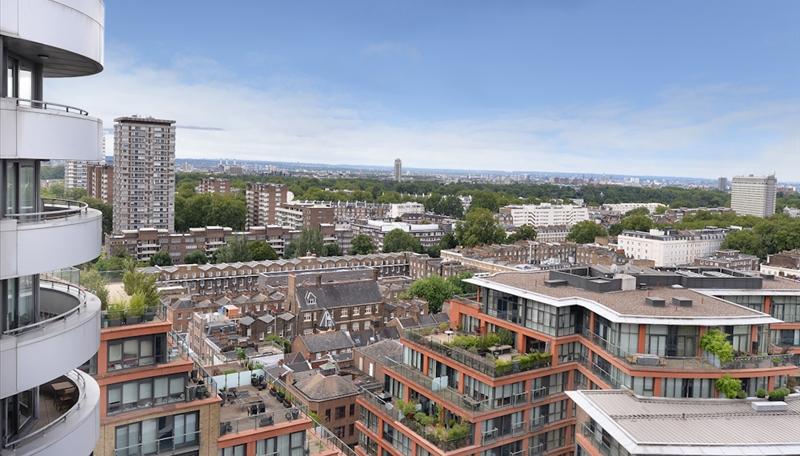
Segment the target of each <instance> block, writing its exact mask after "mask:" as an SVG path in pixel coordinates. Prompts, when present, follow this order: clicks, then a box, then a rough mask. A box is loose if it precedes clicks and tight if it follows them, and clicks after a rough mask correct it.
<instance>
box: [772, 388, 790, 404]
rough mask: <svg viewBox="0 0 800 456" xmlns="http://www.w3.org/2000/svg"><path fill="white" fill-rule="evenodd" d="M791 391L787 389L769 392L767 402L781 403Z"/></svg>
mask: <svg viewBox="0 0 800 456" xmlns="http://www.w3.org/2000/svg"><path fill="white" fill-rule="evenodd" d="M789 393H791V391H789V388H778V389H775V390H772V391H770V392H769V400H770V401H782V400H784V399H786V396H788V395H789Z"/></svg>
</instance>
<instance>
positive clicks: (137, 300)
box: [127, 292, 147, 317]
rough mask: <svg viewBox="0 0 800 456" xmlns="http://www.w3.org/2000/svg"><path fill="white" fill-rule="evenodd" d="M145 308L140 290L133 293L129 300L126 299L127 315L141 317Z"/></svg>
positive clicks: (145, 304)
mask: <svg viewBox="0 0 800 456" xmlns="http://www.w3.org/2000/svg"><path fill="white" fill-rule="evenodd" d="M146 309H147V303H146V302H145V297H144V294H142V293H141V292H136V293H134V294H133V296H131V299H130V301H128V310H127V313H128V315H130V316H132V317H141V316H142V315H144V311H145V310H146Z"/></svg>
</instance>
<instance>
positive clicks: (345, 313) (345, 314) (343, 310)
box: [341, 309, 355, 318]
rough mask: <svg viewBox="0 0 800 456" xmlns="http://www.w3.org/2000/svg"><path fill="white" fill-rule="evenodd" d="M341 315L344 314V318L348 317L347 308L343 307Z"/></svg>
mask: <svg viewBox="0 0 800 456" xmlns="http://www.w3.org/2000/svg"><path fill="white" fill-rule="evenodd" d="M354 314H355V313H354ZM341 316H342V318H347V309H342V313H341Z"/></svg>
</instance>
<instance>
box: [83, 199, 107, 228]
mask: <svg viewBox="0 0 800 456" xmlns="http://www.w3.org/2000/svg"><path fill="white" fill-rule="evenodd" d="M80 200H81V201H82V202H84V203H86V204H88V205H89V207H91V208H92V209H97V210H98V211H100V213H101V214H103V234H108V233H110V232H111V231H112V230H113V229H114V209H113V207H112V206H111V205H110V204H106V203H104V202H103V200H100V199H97V198H92V197H90V196H84V197H83V198H81V199H80Z"/></svg>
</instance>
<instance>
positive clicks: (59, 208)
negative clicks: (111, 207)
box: [3, 198, 89, 224]
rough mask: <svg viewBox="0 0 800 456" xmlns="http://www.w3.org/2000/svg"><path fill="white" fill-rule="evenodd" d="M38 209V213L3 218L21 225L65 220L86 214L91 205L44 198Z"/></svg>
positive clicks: (24, 213) (9, 215)
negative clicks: (14, 220) (13, 220)
mask: <svg viewBox="0 0 800 456" xmlns="http://www.w3.org/2000/svg"><path fill="white" fill-rule="evenodd" d="M38 209H39V210H37V211H36V212H19V213H10V214H5V215H4V216H3V217H5V218H11V219H16V220H17V223H20V224H22V223H36V222H43V221H47V220H57V219H65V218H67V217H72V216H73V215H79V214H85V213H86V212H88V210H89V205H88V204H86V203H84V202H82V201H72V200H66V199H59V198H42V199H41V200H40V204H39V208H38Z"/></svg>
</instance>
